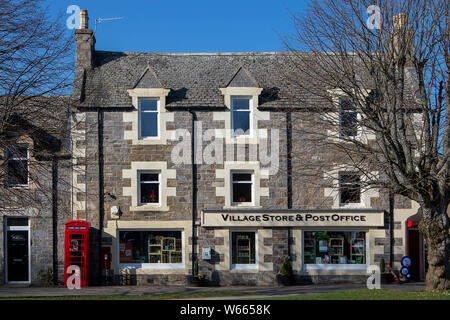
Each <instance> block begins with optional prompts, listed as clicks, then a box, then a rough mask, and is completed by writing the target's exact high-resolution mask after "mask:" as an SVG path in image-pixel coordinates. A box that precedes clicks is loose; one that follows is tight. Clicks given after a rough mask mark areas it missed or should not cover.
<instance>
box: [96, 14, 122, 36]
mask: <svg viewBox="0 0 450 320" xmlns="http://www.w3.org/2000/svg"><path fill="white" fill-rule="evenodd" d="M120 19H123V17H117V18H97V19H95V27H94V34H95V31H96V30H97V24H100V22H103V21H111V20H120Z"/></svg>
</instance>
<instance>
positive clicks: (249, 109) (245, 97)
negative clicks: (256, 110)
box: [230, 96, 253, 138]
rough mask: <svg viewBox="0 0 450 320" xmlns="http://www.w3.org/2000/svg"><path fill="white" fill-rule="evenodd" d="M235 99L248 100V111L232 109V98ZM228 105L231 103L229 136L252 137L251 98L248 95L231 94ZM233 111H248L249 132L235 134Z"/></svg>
mask: <svg viewBox="0 0 450 320" xmlns="http://www.w3.org/2000/svg"><path fill="white" fill-rule="evenodd" d="M235 99H247V100H248V111H247V110H235V109H234V100H235ZM230 105H231V108H230V109H231V110H230V111H231V112H230V114H231V122H230V123H231V138H252V137H253V110H252V109H253V98H252V97H250V96H231V97H230ZM234 112H248V117H249V129H248V131H249V133H248V134H241V135H237V134H236V133H235V129H234V120H233V119H234V116H233V113H234Z"/></svg>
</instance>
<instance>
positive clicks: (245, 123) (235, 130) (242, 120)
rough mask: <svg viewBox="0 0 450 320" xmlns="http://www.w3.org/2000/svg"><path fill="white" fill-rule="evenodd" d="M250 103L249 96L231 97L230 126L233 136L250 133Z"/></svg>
mask: <svg viewBox="0 0 450 320" xmlns="http://www.w3.org/2000/svg"><path fill="white" fill-rule="evenodd" d="M251 103H252V99H251V98H249V97H232V98H231V128H232V135H233V137H240V136H250V135H251V129H252V128H251V127H252V121H251V108H250V106H251Z"/></svg>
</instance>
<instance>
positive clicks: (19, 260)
mask: <svg viewBox="0 0 450 320" xmlns="http://www.w3.org/2000/svg"><path fill="white" fill-rule="evenodd" d="M6 241H7V257H8V266H7V270H8V277H7V279H8V282H28V281H29V256H28V249H29V248H28V231H16V230H14V231H13V230H10V231H7V240H6Z"/></svg>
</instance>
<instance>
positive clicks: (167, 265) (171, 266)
mask: <svg viewBox="0 0 450 320" xmlns="http://www.w3.org/2000/svg"><path fill="white" fill-rule="evenodd" d="M121 231H136V232H139V231H145V232H152V231H156V232H162V231H180V232H181V261H182V262H181V263H120V236H119V232H121ZM116 239H117V240H116V257H117V265H118V268H119V269H172V270H173V269H185V264H186V259H185V251H186V247H185V241H184V230H182V229H155V228H151V229H128V228H125V229H117V233H116Z"/></svg>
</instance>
